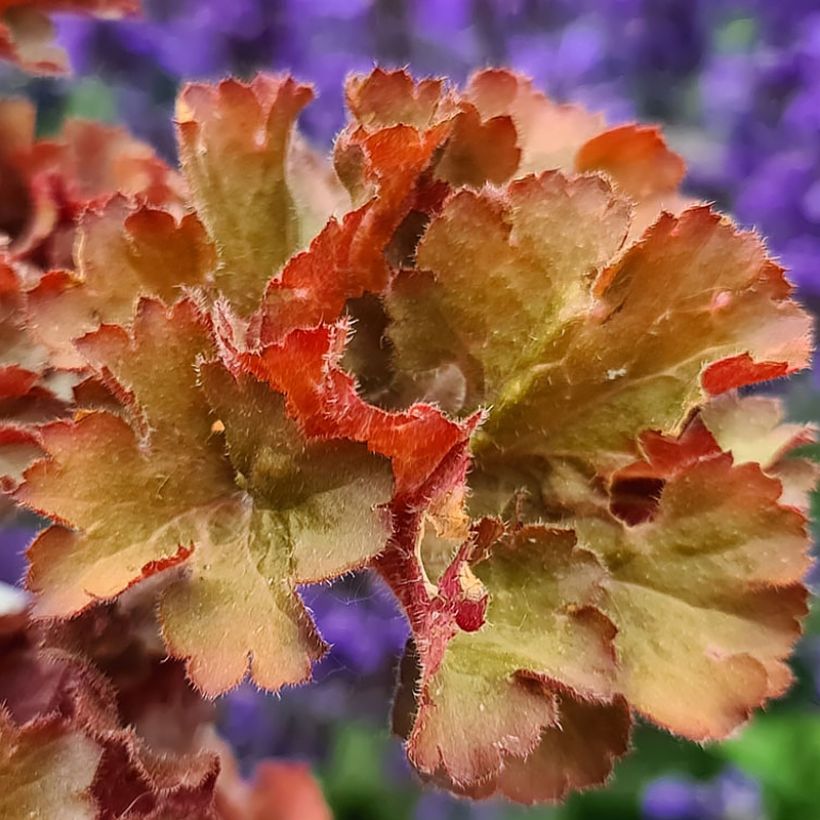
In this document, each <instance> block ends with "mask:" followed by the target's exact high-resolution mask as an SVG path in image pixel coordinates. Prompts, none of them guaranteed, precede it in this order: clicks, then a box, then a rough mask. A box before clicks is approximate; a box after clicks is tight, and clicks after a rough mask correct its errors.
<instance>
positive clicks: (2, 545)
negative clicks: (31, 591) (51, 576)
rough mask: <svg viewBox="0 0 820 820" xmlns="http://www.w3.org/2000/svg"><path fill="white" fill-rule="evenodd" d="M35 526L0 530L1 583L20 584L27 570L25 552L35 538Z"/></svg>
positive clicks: (5, 527) (17, 526)
mask: <svg viewBox="0 0 820 820" xmlns="http://www.w3.org/2000/svg"><path fill="white" fill-rule="evenodd" d="M36 532H37V528H36V527H33V526H22V525H14V526H3V527H2V528H0V581H2V582H4V583H7V584H19V582H20V580H21V579H22V577H23V573H24V572H25V568H26V561H25V555H24V553H25V550H26V547H28V545H29V544H30V543H31V540H32V538H34V535H35V533H36Z"/></svg>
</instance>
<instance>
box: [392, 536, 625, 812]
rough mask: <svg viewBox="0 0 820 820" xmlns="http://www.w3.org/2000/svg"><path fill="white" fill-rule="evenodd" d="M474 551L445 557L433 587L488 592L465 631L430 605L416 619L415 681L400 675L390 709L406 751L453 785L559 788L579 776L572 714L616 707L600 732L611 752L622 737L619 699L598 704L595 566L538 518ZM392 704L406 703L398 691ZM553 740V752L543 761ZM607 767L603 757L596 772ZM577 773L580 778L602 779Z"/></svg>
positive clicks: (600, 676) (444, 592)
mask: <svg viewBox="0 0 820 820" xmlns="http://www.w3.org/2000/svg"><path fill="white" fill-rule="evenodd" d="M463 558H464V555H463V554H462V559H463ZM481 558H482V556H480V555H479V556H477V559H478V560H477V561H475V563H474V564H472V565H468V564H465V563H460V562H459V561H458V560H457V561H456V562H454V564H453V565H452V566H451V569H450V570H448V572H447V573H445V575H444V576H443V577H442V579H441V581H440V583H439V587H438V589H439V591H438V597H439V598H444V597H452V596H453V595H454V594H455V595H456V596H457V597H458V598H460V599H461V600H462V602H463V601H464V600H470V599H473V600H480V599H482V597H483V598H485V599H486V597H487V596H489V600H488V601H487V602H486V614H485V617H484V620H483V623H482V624H481V625H480V626H479V627H478V629H477V630H474V629H472V628H471V629H470V630H469V631H464V629H463V628H459V626H458V625H457V624H455V623H453V621H452V619H448V618H447V617H446V614H447V610H444V611H441V609H440V608H439V607H438V606H437V605H431V607H430V613H429V616H428V617H427V618H426V619H425V620H424V621H423V622H422V623H421V624H420V625H417V626H416V628H415V633H416V637H415V641H416V647H417V648H416V654H417V660H416V664H417V666H418V673H417V675H418V680H417V681H416V682H415V683H414V684H413V685H412V686H411V685H410V683H409V682H405V684H404V686H405V687H406V689H407V690H408V691H410V692H413V693H415V694H414V697H413V702H412V706H411V710H410V711H411V713H412V717H411V718H409V719H408V717H406V716H405V717H402V716H401V715H399V716H398V719H399V723H400V724H402V723H403V724H404V725H405V727H406V728H405V734H406V736H407V738H408V754H409V756H410V759H411V761H412V762H413V763H414V765H415V766H416V767H417V768H418V769H419V770H420V772H421V773H422V774H424V775H426V776H428V777H433V778H435V779H436V780H437V781H438V782H443V783H446V784H448V785H449V786H450V788H455V789H456V790H457V791H461V792H466V793H491V792H493V791H495V790H496V789H498V790H501V791H509V792H510V793H511V794H516V792H519V791H520V793H519V794H517V799H521V800H523V801H524V802H534V801H535V800H536V799H539V797H538V795H539V792H538V790H537V789H536V788H535V787H534V783H535V782H536V781H537V780H539V779H540V778H541V777H544V778H546V779H545V780H544V782H543V783H542V786H541V789H542V790H543V791H546V792H554V793H551V799H558V798H559V797H560V796H561V795H562V794H563V793H564V792H565V791H566V789H567V788H568V787H569V784H571V783H573V782H574V781H575V780H578V781H579V782H580V781H582V780H584V775H583V766H584V761H583V755H582V754H581V752H580V749H578V748H576V746H574V745H573V744H574V743H576V741H574V740H573V738H574V737H575V735H574V734H573V733H575V732H578V731H581V730H580V729H579V728H577V727H575V726H574V721H575V719H576V718H578V719H579V720H583V719H584V718H586V716H587V714H591V715H595V714H596V710H597V709H600V710H601V713H602V715H603V714H609V713H610V712H611V713H614V714H617V713H620V714H621V716H622V719H621V720H620V725H621V726H622V727H623V731H622V732H621V733H620V734H619V735H618V737H617V738H615V737H610V736H607V739H608V740H611V741H612V745H611V748H607V749H606V750H605V751H607V752H608V753H609V756H610V757H614V756H616V755H618V754H622V753H623V751H624V746H625V742H626V738H627V736H628V730H629V720H628V712H625V711H624V706H623V704H617V705H611V706H610V705H606V704H607V703H608V702H609V701H611V700H612V698H613V695H614V689H613V683H614V680H615V674H616V662H615V655H614V652H613V639H614V637H615V630H614V628H613V626H612V624H611V622H610V621H609V620H608V619H607V618H606V617H605V616H604V615H603V613H602V612H601V610H600V609H599V607H600V606H601V605H602V603H603V601H604V599H605V592H604V589H603V587H602V583H603V582H604V581H605V571H604V568H603V566H602V565H601V564H600V563H599V562H598V560H597V559H596V558H595V557H594V556H593V555H592V554H591V553H590V552H587V551H585V550H581V549H578V548H577V547H575V537H574V535H573V533H572V532H570V531H560V530H550V529H548V528H546V527H540V526H529V527H525V528H523V529H522V530H520V531H519V532H517V533H516V534H515V535H514V536H510V537H508V538H506V539H504V540H503V541H501V542H497V543H496V544H495V545H494V547H493V548H492V552H491V554H490V555H489V556H488V557H484V558H483V560H481ZM434 613H437V614H434ZM462 626H466V624H464V621H463V618H462ZM409 662H411V663H412V660H410V661H409ZM407 663H408V660H406V661H405V664H407ZM406 697H407V696H406V695H405V698H406ZM579 699H580V702H579ZM584 704H587V705H586V706H585V705H584ZM398 708H399V709H402V708H404V709H405V710H406V709H407V701H406V700H404V699H403V698H402V696H400V697H399V699H398ZM565 712H566V714H565ZM565 720H566V723H567V725H566V726H564V722H565ZM563 738H566V739H567V744H566V745H562V744H563ZM603 745H606V744H603ZM554 747H557V748H558V749H561V751H560V752H559V753H557V754H555V755H554V756H553V757H552V758H551V759H550V760H549V763H547V762H546V760H545V758H547V759H548V758H549V757H550V750H551V749H553V748H554ZM562 758H563V759H562ZM602 759H604V760H606V759H607V758H606V755H605V754H603V755H602ZM530 765H532V766H533V769H532V770H530V769H529V767H530ZM596 765H600V764H596V763H590V767H591V768H592V767H595V766H596ZM539 767H547V768H549V772H548V773H547V774H544V773H543V772H540V771H539ZM576 769H577V770H578V771H577V772H576V771H575V770H576ZM608 771H609V766H608V765H607V766H603V772H602V776H601V780H602V779H604V778H605V777H606V775H607V774H608ZM587 777H588V783H587V785H588V784H591V783H592V782H600V781H597V780H595V778H593V777H592V776H591V775H588V776H587ZM529 781H532V783H530V784H529V785H526V784H527V783H528V782H529ZM547 783H550V784H551V785H550V786H547ZM557 784H562V785H560V786H559V785H557ZM541 799H546V798H544V797H542V798H541Z"/></svg>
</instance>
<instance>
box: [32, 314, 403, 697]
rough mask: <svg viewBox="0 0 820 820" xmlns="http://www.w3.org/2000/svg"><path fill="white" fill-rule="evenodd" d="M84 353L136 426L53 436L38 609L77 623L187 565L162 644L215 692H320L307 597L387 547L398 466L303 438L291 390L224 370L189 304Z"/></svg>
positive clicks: (76, 427) (127, 421) (43, 466)
mask: <svg viewBox="0 0 820 820" xmlns="http://www.w3.org/2000/svg"><path fill="white" fill-rule="evenodd" d="M287 344H288V340H285V342H284V343H283V347H284V348H285V349H286V348H287ZM81 347H82V349H83V350H84V351H85V353H86V355H87V356H88V358H89V360H90V361H91V362H92V363H93V364H94V365H95V366H96V367H97V368H98V370H99V372H100V374H101V376H103V377H104V378H105V379H106V380H107V381H108V383H109V384H110V386H111V388H112V390H113V391H114V392H115V393H116V394H117V395H120V396H122V397H123V399H124V401H125V405H126V406H125V410H124V414H125V416H124V415H121V414H114V413H111V412H106V411H96V412H91V413H88V414H86V415H83V416H81V417H79V418H78V419H77V420H75V421H72V422H56V423H54V424H52V425H50V426H48V427H46V428H44V429H43V430H42V431H41V436H42V446H43V448H44V450H45V451H46V452H47V453H48V454H49V457H50V458H49V460H47V461H44V462H41V463H39V464H37V465H35V466H34V467H33V468H31V469H30V470H29V472H28V474H27V481H26V485H25V486H24V488H22V489H21V490H20V493H19V497H20V498H21V500H23V501H24V502H25V503H26V504H28V505H30V506H31V507H32V508H34V509H37V510H43V511H46V512H48V514H49V515H51V516H52V517H54V518H55V519H58V520H59V521H60V522H61V524H59V525H56V526H54V527H52V528H51V529H49V530H47V531H45V532H44V533H43V534H42V535H41V536H40V537H39V539H38V540H37V542H36V543H35V544H34V545H33V546H32V548H31V550H30V553H29V555H30V559H31V569H30V573H29V581H28V583H29V586H30V588H31V589H32V590H33V591H35V592H37V593H38V597H37V603H36V605H35V611H36V612H37V613H38V614H39V615H41V616H48V617H68V616H71V615H72V614H74V613H77V612H81V611H82V610H83V609H85V608H86V607H88V606H91V605H92V604H94V603H96V602H98V601H105V600H109V599H111V598H113V597H115V596H117V595H119V594H120V593H122V592H123V591H124V590H126V589H128V588H129V587H130V586H132V585H133V584H135V583H137V582H138V581H140V580H143V579H145V578H148V577H150V576H152V575H154V574H156V573H159V572H163V571H167V570H170V569H172V568H174V567H180V566H183V567H184V570H185V571H184V573H183V575H184V577H181V578H180V579H179V580H178V581H176V582H175V583H173V584H172V585H171V586H170V587H169V588H168V589H167V590H166V591H165V592H164V594H163V596H162V600H161V604H160V608H161V619H162V626H163V634H164V637H165V640H166V642H167V645H168V648H169V650H170V651H171V653H172V654H174V655H176V656H178V657H184V658H187V659H188V666H189V673H190V675H191V677H192V679H193V680H194V681H195V682H196V683H197V685H198V686H199V687H200V688H201V689H202V690H203V691H205V692H207V693H209V694H212V695H216V694H219V693H221V692H223V691H225V690H227V689H229V688H231V687H232V686H235V685H236V684H237V683H239V682H240V681H241V680H242V678H243V677H244V676H245V674H246V673H247V672H248V670H249V669H250V673H251V675H252V677H253V679H254V680H255V681H256V682H257V683H258V684H259V685H260V686H264V687H266V688H269V689H278V688H280V687H281V686H284V685H287V684H295V683H300V682H302V681H304V680H306V679H307V678H308V677H309V676H310V665H311V662H312V661H313V660H315V659H317V658H318V657H319V656H320V655H321V654H322V652H323V645H322V642H321V639H320V638H319V637H318V635H317V634H316V632H315V630H314V628H313V626H312V624H311V621H310V618H309V616H308V614H307V612H306V611H305V609H304V607H303V605H302V604H301V602H300V600H299V598H298V596H297V594H296V591H295V585H296V584H297V583H305V582H311V581H320V580H323V579H325V578H329V577H334V576H336V575H339V574H342V573H344V572H347V571H348V570H351V569H354V568H356V567H359V566H361V565H362V564H364V563H365V562H366V561H367V560H368V559H370V558H371V557H372V556H374V555H376V554H377V553H378V552H380V551H381V549H382V548H383V546H384V543H385V541H386V539H387V537H388V535H389V526H390V524H389V522H390V518H389V514H388V512H387V511H386V510H385V509H384V505H386V504H387V503H388V502H389V501H390V498H391V496H392V477H391V472H390V467H389V464H388V463H387V461H386V460H385V459H383V458H381V457H379V456H376V455H374V454H371V453H369V452H368V450H367V448H366V446H365V445H363V444H359V443H356V442H351V441H346V440H342V439H338V438H337V439H334V438H330V437H324V438H318V439H317V438H311V437H309V436H306V435H305V434H304V433H303V432H302V430H301V429H300V427H299V425H298V423H297V422H296V421H294V420H293V419H291V418H290V417H289V416H288V413H287V411H286V408H285V401H284V397H283V395H282V394H281V393H277V392H274V391H272V390H271V389H269V388H268V387H267V386H266V385H263V384H261V383H260V382H258V381H257V380H256V379H255V378H253V377H252V376H250V375H245V374H235V373H231V372H229V371H228V370H227V369H226V367H225V365H224V364H222V363H221V362H220V361H219V359H218V358H215V346H214V340H213V336H212V331H211V327H210V322H209V320H208V318H207V316H204V315H203V314H201V313H200V311H199V308H198V307H197V306H196V304H195V303H194V302H192V301H190V300H186V301H182V302H179V303H177V304H176V305H175V306H173V307H172V308H170V309H166V308H165V306H164V305H162V304H161V303H159V302H155V301H144V302H142V303H141V304H140V306H139V308H138V312H137V316H136V319H135V322H134V327H133V331H132V334H131V335H129V334H128V333H126V332H125V331H124V330H122V329H121V328H118V327H116V326H103V327H102V328H101V329H100V330H99V331H97V332H95V333H93V334H91V335H89V336H86V337H85V338H84V339H83V341H82V344H81ZM158 361H161V362H162V367H161V368H157V366H156V365H157V362H158ZM69 486H70V487H71V491H70V492H68V493H67V492H66V488H67V487H69ZM68 527H72V529H68Z"/></svg>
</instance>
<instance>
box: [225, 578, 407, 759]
mask: <svg viewBox="0 0 820 820" xmlns="http://www.w3.org/2000/svg"><path fill="white" fill-rule="evenodd" d="M302 597H303V600H304V601H305V604H306V605H307V606H308V608H309V609H311V610H312V612H313V615H314V618H315V620H316V624H317V626H318V628H319V631H320V632H321V634H322V636H323V637H324V638H325V640H326V641H327V642H328V644H330V650H329V652H328V654H327V655H326V656H325V657H324V658H323V659H322V660H321V661H320V662H319V663H318V664H317V665H316V667H315V668H314V679H315V681H316V682H315V683H314V684H313V685H311V686H309V687H299V688H295V689H288V690H285V691H283V692H282V693H280V695H279V696H276V697H272V696H270V695H266V694H265V693H263V692H259V691H257V690H256V689H255V688H254V687H252V686H251V685H249V684H243V685H242V686H240V687H239V688H238V689H236V690H234V691H233V692H231V693H229V694H228V695H226V696H225V697H224V698H223V699H222V700H221V702H220V714H221V721H220V731H221V732H222V734H223V735H224V736H225V737H226V738H228V740H230V742H231V744H232V745H233V746H234V748H235V749H236V751H237V756H238V758H239V760H240V763H242V765H243V766H244V767H245V768H247V769H250V768H252V766H253V762H254V761H256V760H258V759H259V758H260V757H267V756H276V755H288V756H297V757H305V758H308V759H310V760H312V761H313V762H321V761H322V760H323V759H324V757H325V756H326V755H327V753H328V751H329V749H330V744H329V742H328V739H329V737H330V735H331V733H332V731H333V728H334V726H335V725H336V724H338V723H339V722H340V721H341V720H343V719H348V720H349V719H354V718H358V719H361V720H371V721H373V722H374V723H376V724H378V725H381V726H383V725H384V722H385V720H386V718H387V715H388V713H389V709H390V702H391V699H392V693H393V687H394V681H395V668H396V665H397V663H398V658H399V655H400V653H401V651H402V650H403V648H404V644H405V642H406V640H407V634H408V629H407V622H406V620H405V619H404V617H403V616H402V615H401V613H400V612H399V610H398V605H397V603H396V601H395V599H393V597H392V595H391V594H390V593H389V591H388V590H387V589H386V588H385V587H384V586H383V585H382V583H381V582H380V581H379V579H378V578H376V577H375V576H372V575H368V574H364V573H362V574H359V575H355V576H353V577H351V578H347V579H343V580H341V581H338V582H337V583H335V584H333V585H332V586H312V587H305V588H303V590H302Z"/></svg>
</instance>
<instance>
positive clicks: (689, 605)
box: [575, 427, 809, 740]
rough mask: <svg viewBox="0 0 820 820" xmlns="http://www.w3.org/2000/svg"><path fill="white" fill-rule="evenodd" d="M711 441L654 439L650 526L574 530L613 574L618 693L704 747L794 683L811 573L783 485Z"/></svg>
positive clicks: (799, 523)
mask: <svg viewBox="0 0 820 820" xmlns="http://www.w3.org/2000/svg"><path fill="white" fill-rule="evenodd" d="M701 429H702V428H701ZM710 438H711V437H709V436H708V434H707V438H706V439H704V438H703V436H702V435H701V434H700V433H699V431H698V428H697V427H695V428H694V429H693V430H691V431H689V433H688V434H685V435H684V436H683V438H682V439H681V440H680V441H675V440H669V439H664V438H662V437H659V436H657V435H651V436H646V437H644V439H643V447H644V450H645V452H646V457H647V466H648V467H649V468H651V470H652V471H654V473H655V474H656V475H657V476H658V477H660V478H661V479H662V481H663V488H662V492H661V494H660V498H659V499H658V500H657V502H656V507H655V509H654V510H653V511H652V514H651V516H650V517H649V518H648V520H644V521H642V522H641V523H638V524H636V525H635V526H631V527H630V526H625V525H624V524H623V523H621V522H620V521H617V520H616V519H613V518H610V517H608V516H607V515H606V514H605V513H602V514H600V515H599V516H596V517H582V518H579V519H578V520H577V521H576V522H575V528H576V531H577V532H578V538H579V542H580V543H581V544H582V545H584V546H585V547H587V548H589V549H591V550H593V551H594V552H596V553H597V554H598V555H599V556H600V557H601V559H602V560H603V561H604V563H605V564H606V566H607V568H608V570H609V573H610V575H611V579H610V580H609V582H608V584H607V588H608V592H609V604H608V606H607V607H606V611H607V613H608V614H609V616H610V617H611V618H612V620H613V622H614V623H615V625H616V627H617V629H618V632H617V637H616V639H615V646H616V650H617V653H618V658H619V665H620V669H619V674H618V688H619V690H620V691H622V692H623V694H624V696H625V697H626V698H627V699H628V700H629V702H630V703H631V704H632V706H633V707H634V708H636V709H637V710H638V711H640V712H641V713H643V714H644V715H646V716H647V717H649V718H651V719H652V720H654V721H655V722H657V723H659V724H660V725H662V726H664V727H666V728H668V729H670V730H672V731H674V732H676V733H678V734H681V735H684V736H685V737H688V738H691V739H694V740H706V739H714V738H721V737H725V736H726V735H727V734H729V733H730V732H731V731H732V730H733V729H734V728H736V727H737V726H738V725H739V724H740V723H742V722H743V721H745V720H746V719H747V718H748V716H749V714H750V713H751V711H752V710H753V709H755V708H756V707H757V706H759V705H761V704H762V703H763V702H765V701H766V700H767V699H769V698H772V697H778V696H779V695H781V694H782V693H783V692H785V691H786V689H787V688H788V687H789V685H790V683H791V679H792V676H791V672H790V670H789V668H788V666H787V664H786V663H785V659H786V658H787V657H788V655H789V653H790V652H791V650H792V648H793V646H794V644H795V642H796V640H797V638H798V637H799V635H800V626H799V622H800V619H801V618H802V617H803V616H804V615H805V613H806V596H807V593H806V589H805V587H804V586H803V585H802V579H803V576H804V574H805V572H806V570H807V569H808V566H809V559H808V556H807V537H806V530H805V519H804V517H803V516H802V515H801V514H800V513H799V512H797V511H796V510H794V509H792V508H788V507H784V506H781V505H780V504H779V503H778V502H779V499H780V496H781V490H782V488H781V485H780V483H779V482H778V481H777V480H775V479H773V478H770V477H768V476H766V475H765V474H764V473H763V472H762V470H761V469H760V467H759V466H758V465H757V464H754V463H745V464H734V463H733V461H732V458H731V456H729V455H728V454H725V453H722V452H720V450H719V448H717V447H716V446H715V445H714V440H713V439H711V445H710V444H709V440H710ZM643 471H644V472H645V471H646V468H643ZM716 488H719V491H716Z"/></svg>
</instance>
